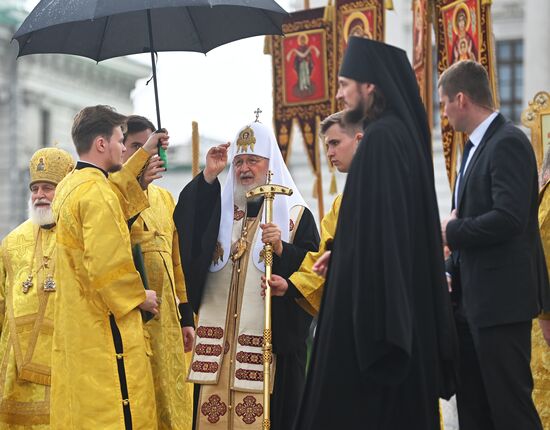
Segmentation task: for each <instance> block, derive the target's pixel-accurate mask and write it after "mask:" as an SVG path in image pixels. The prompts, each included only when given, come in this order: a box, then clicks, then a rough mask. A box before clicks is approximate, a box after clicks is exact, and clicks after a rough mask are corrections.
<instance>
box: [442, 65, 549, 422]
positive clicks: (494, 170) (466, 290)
mask: <svg viewBox="0 0 550 430" xmlns="http://www.w3.org/2000/svg"><path fill="white" fill-rule="evenodd" d="M438 87H439V96H440V100H441V102H442V103H443V106H444V110H445V115H446V116H447V118H448V119H449V123H450V124H451V125H452V126H453V127H454V129H455V130H456V131H462V132H465V133H467V134H468V135H469V136H470V138H469V139H468V142H467V143H466V146H465V149H464V154H463V161H462V165H461V167H460V171H459V173H458V175H457V179H456V183H455V189H454V192H453V211H452V213H451V216H450V218H448V219H446V220H444V221H443V223H442V233H443V238H444V241H446V243H447V245H448V246H449V248H450V249H451V250H452V252H453V253H452V256H451V259H450V261H449V262H448V263H449V264H448V266H447V268H448V270H449V272H451V276H453V290H454V291H453V294H457V293H458V296H459V299H458V306H457V310H456V322H457V329H458V333H459V344H460V361H461V365H460V371H461V377H460V383H459V388H458V392H457V403H458V417H459V423H460V428H461V429H465V430H478V429H479V430H535V429H536V430H540V429H542V425H541V422H540V419H539V416H538V414H537V411H536V409H535V406H534V404H533V401H532V399H531V392H532V389H533V378H532V375H531V369H530V360H531V321H532V319H533V318H534V317H536V316H537V315H539V314H540V313H541V312H544V311H545V312H548V311H549V310H550V304H549V303H544V301H545V300H543V299H542V297H544V296H548V295H547V294H545V293H544V292H545V291H547V289H548V288H550V287H549V285H548V275H547V273H546V268H545V267H544V255H543V251H542V247H541V240H540V233H539V227H538V220H537V210H538V202H537V191H538V186H537V165H536V161H535V155H534V153H533V150H532V148H531V145H530V143H529V140H528V139H527V137H526V136H525V134H524V133H523V132H522V131H521V130H519V129H518V128H517V127H515V126H514V125H512V123H510V122H509V121H507V120H506V119H505V118H504V117H503V116H502V115H501V114H499V113H497V112H495V111H494V108H493V99H492V95H491V89H490V85H489V78H488V76H487V73H486V71H485V69H484V68H483V66H481V65H480V64H478V63H475V62H473V61H461V62H459V63H455V64H454V65H453V66H451V67H450V68H449V69H448V70H446V71H445V72H444V73H443V74H442V75H441V78H440V80H439V84H438ZM458 280H460V282H457V281H458ZM459 284H460V285H459ZM458 290H459V291H458ZM543 293H544V294H543Z"/></svg>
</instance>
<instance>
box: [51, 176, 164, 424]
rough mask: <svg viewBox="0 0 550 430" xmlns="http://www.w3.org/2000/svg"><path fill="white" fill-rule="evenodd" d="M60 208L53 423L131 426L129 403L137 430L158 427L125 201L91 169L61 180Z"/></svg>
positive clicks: (56, 206)
mask: <svg viewBox="0 0 550 430" xmlns="http://www.w3.org/2000/svg"><path fill="white" fill-rule="evenodd" d="M134 179H135V176H134ZM142 194H143V193H142ZM53 209H54V213H55V215H56V220H57V233H56V241H57V258H56V263H55V265H56V273H55V278H56V282H57V285H58V291H57V292H56V301H55V316H54V324H55V328H56V329H55V332H54V336H53V347H52V393H51V411H50V413H51V417H50V418H51V426H52V428H53V429H63V430H69V429H75V430H77V429H78V430H80V429H102V430H110V429H117V430H118V429H124V428H125V425H124V414H123V405H129V407H130V410H131V415H132V424H133V429H134V430H138V429H139V430H141V429H143V430H154V429H156V428H157V419H156V407H155V398H154V386H153V378H152V373H151V364H150V359H149V356H150V355H151V350H150V346H149V344H148V341H147V340H146V335H147V333H146V332H145V331H144V329H143V325H142V318H141V315H140V312H139V309H138V308H137V306H138V305H140V304H141V303H142V302H143V301H144V300H145V292H144V289H143V285H142V283H141V279H140V277H139V274H138V273H137V271H136V269H135V267H134V264H133V260H132V252H131V244H130V235H129V232H128V226H127V223H126V219H125V216H124V215H125V214H124V213H123V210H121V204H120V201H119V200H118V198H117V196H116V194H115V193H114V192H113V190H112V185H111V184H110V183H109V181H108V180H107V178H106V177H105V176H104V175H103V173H102V172H101V171H100V170H99V169H96V168H92V167H89V168H84V169H81V170H75V171H73V172H72V173H71V174H69V175H68V176H67V177H65V179H64V180H63V181H61V183H60V184H59V185H58V186H57V190H56V197H55V199H54V202H53ZM111 316H112V318H111ZM111 319H112V320H114V321H115V322H116V328H117V329H118V331H119V332H120V338H121V340H122V345H123V353H122V354H117V353H116V352H115V346H114V342H113V332H112V326H111ZM119 363H123V366H124V370H125V375H126V385H127V388H128V398H123V397H122V394H121V386H120V379H119V372H118V368H117V367H118V365H119Z"/></svg>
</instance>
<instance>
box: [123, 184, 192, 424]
mask: <svg viewBox="0 0 550 430" xmlns="http://www.w3.org/2000/svg"><path fill="white" fill-rule="evenodd" d="M147 193H148V198H149V204H150V207H149V209H146V210H145V211H143V212H142V213H141V215H140V216H139V217H138V219H137V220H136V221H135V222H134V224H133V225H132V230H131V238H132V244H136V243H139V244H140V245H141V249H142V252H143V258H144V262H145V270H146V273H147V279H148V281H149V288H150V289H152V290H155V291H156V292H157V297H159V298H161V299H162V301H161V304H160V308H159V310H160V314H159V316H158V318H155V319H153V320H151V321H149V322H147V324H145V329H146V330H147V332H148V333H149V336H150V339H151V347H152V350H153V356H152V357H151V365H152V369H153V379H154V381H155V397H156V404H157V416H158V428H159V429H163V430H191V426H192V423H193V385H192V384H190V383H188V382H186V381H185V378H186V375H187V370H188V366H187V362H186V361H187V360H186V356H185V354H184V350H183V337H182V332H181V328H180V323H179V318H180V316H179V312H178V306H177V305H178V303H185V302H187V294H186V290H185V280H184V278H183V272H182V268H181V261H180V254H179V245H178V236H177V232H176V226H175V225H174V221H173V220H172V213H173V212H174V206H175V204H174V199H173V198H172V195H171V194H170V193H169V192H168V191H166V190H164V189H162V188H159V187H157V186H155V185H149V187H148V189H147Z"/></svg>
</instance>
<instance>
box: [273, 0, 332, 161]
mask: <svg viewBox="0 0 550 430" xmlns="http://www.w3.org/2000/svg"><path fill="white" fill-rule="evenodd" d="M323 17H324V8H318V9H308V10H304V11H299V12H296V13H293V14H292V16H290V17H288V18H287V20H286V22H285V23H284V24H283V32H284V33H285V37H273V38H272V46H271V50H272V52H271V53H272V56H273V93H274V106H273V114H274V122H275V133H276V136H277V140H278V142H279V147H280V148H281V152H282V154H283V158H284V159H285V161H286V160H287V158H288V155H289V152H290V144H291V142H292V136H291V134H292V125H293V124H294V122H296V123H297V124H298V126H299V128H300V130H301V132H302V136H303V138H304V142H305V145H306V148H307V153H308V158H309V161H310V163H311V166H312V167H313V169H314V171H315V172H317V169H318V164H319V162H318V159H319V156H318V154H317V152H318V145H317V144H316V143H317V135H318V132H319V130H318V122H319V118H324V117H325V116H327V115H330V114H331V113H332V111H333V100H334V93H333V89H332V82H333V81H334V68H333V67H332V64H333V62H334V50H333V46H332V32H333V28H332V23H331V22H326V21H325V20H324V19H323Z"/></svg>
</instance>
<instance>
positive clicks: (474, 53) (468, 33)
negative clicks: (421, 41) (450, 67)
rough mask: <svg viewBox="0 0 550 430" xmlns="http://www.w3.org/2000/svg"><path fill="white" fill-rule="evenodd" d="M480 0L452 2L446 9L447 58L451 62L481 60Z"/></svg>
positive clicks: (444, 17)
mask: <svg viewBox="0 0 550 430" xmlns="http://www.w3.org/2000/svg"><path fill="white" fill-rule="evenodd" d="M477 8H478V0H466V1H460V2H456V3H453V4H450V5H449V6H448V7H447V8H445V9H444V12H443V19H444V21H445V29H446V32H445V36H446V41H447V44H446V45H447V58H448V60H449V64H453V63H456V62H457V61H461V60H473V61H479V58H478V53H479V41H478V34H479V30H478V29H479V24H478V22H477V19H478V17H479V13H478V12H477Z"/></svg>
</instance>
